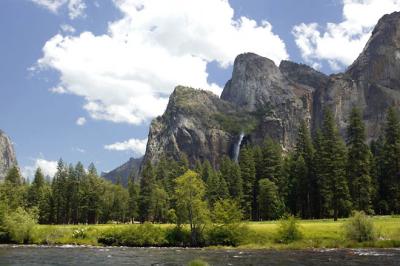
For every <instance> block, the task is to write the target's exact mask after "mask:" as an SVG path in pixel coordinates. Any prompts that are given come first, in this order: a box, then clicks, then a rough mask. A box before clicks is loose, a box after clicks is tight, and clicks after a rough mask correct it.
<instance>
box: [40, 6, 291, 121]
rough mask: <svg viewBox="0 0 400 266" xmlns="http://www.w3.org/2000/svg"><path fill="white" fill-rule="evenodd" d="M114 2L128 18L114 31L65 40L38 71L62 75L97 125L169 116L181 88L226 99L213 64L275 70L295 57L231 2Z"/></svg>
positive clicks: (49, 48) (50, 49)
mask: <svg viewBox="0 0 400 266" xmlns="http://www.w3.org/2000/svg"><path fill="white" fill-rule="evenodd" d="M37 1H39V0H37ZM50 2H53V1H50ZM54 2H55V1H54ZM114 3H115V5H116V7H117V8H118V9H119V10H120V11H121V13H122V18H121V19H119V20H117V21H115V22H112V23H110V24H109V28H108V32H107V34H103V35H94V34H93V33H91V32H83V33H81V34H80V35H79V36H75V37H72V36H68V35H62V34H58V35H56V36H54V37H53V38H51V39H50V40H49V41H47V43H46V44H45V46H44V47H43V53H44V55H43V57H42V58H41V59H40V60H39V61H38V64H37V65H38V68H39V69H53V70H56V71H58V72H59V73H60V84H59V86H57V87H55V88H63V92H64V91H65V92H67V93H70V94H74V95H78V96H81V97H83V98H85V99H86V104H85V105H84V109H86V110H87V111H88V113H89V115H90V116H91V117H92V118H94V119H100V120H108V121H113V122H118V123H120V122H124V123H130V124H141V123H143V122H145V121H148V120H149V119H151V118H153V117H155V116H157V115H160V114H162V112H163V111H164V109H165V107H166V105H167V102H168V97H169V94H170V93H171V92H172V91H173V89H174V87H175V86H176V85H186V86H191V87H195V88H203V89H207V90H211V91H213V92H215V93H216V94H219V93H220V92H221V88H220V87H219V86H218V85H216V84H214V83H210V82H208V73H207V64H208V63H210V62H212V61H216V62H218V63H219V64H220V66H221V67H226V66H229V65H231V64H232V63H233V60H234V58H235V57H236V55H238V54H240V53H243V52H255V53H258V54H260V55H263V56H266V57H269V58H271V59H273V60H274V61H275V62H276V63H279V62H280V60H282V59H287V58H288V54H287V52H286V48H285V44H284V43H283V41H282V40H281V39H280V38H279V36H277V35H275V34H274V33H273V32H272V26H271V24H269V23H268V22H267V21H264V22H262V23H261V24H258V23H257V22H256V21H254V20H252V19H250V18H247V17H241V18H239V19H235V18H234V10H233V9H232V7H231V6H230V4H229V2H228V1H227V0H202V1H198V0H146V1H144V0H114ZM58 91H59V90H54V92H58ZM60 92H61V91H60Z"/></svg>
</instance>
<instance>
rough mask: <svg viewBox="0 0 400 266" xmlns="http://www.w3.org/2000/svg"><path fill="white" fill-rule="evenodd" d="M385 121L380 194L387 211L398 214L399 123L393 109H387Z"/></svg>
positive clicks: (399, 172)
mask: <svg viewBox="0 0 400 266" xmlns="http://www.w3.org/2000/svg"><path fill="white" fill-rule="evenodd" d="M386 120H387V122H386V128H385V144H384V148H383V154H384V158H385V160H384V165H383V167H384V169H383V171H384V175H383V176H382V180H381V184H382V191H381V194H382V196H383V197H384V199H385V201H386V202H387V204H388V207H389V209H390V210H391V211H392V212H394V213H400V121H399V117H398V114H397V112H396V110H395V109H394V108H393V107H391V108H389V109H388V112H387V118H386Z"/></svg>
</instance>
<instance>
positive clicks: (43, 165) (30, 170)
mask: <svg viewBox="0 0 400 266" xmlns="http://www.w3.org/2000/svg"><path fill="white" fill-rule="evenodd" d="M57 165H58V162H57V161H48V160H45V159H40V158H38V159H35V161H34V163H33V165H31V166H26V167H24V168H23V170H22V175H23V176H24V177H29V178H30V179H31V181H32V180H33V177H34V176H35V172H36V169H37V168H40V169H41V170H42V173H43V174H44V175H45V176H50V177H53V176H54V175H55V173H56V172H57Z"/></svg>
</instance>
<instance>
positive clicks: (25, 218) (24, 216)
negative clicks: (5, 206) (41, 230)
mask: <svg viewBox="0 0 400 266" xmlns="http://www.w3.org/2000/svg"><path fill="white" fill-rule="evenodd" d="M36 216H37V215H36V213H35V210H32V211H30V212H28V211H26V210H24V209H23V208H21V207H18V208H17V209H16V210H15V211H13V212H10V213H8V214H6V215H5V217H4V218H3V226H2V227H3V230H4V231H5V232H6V233H7V234H8V236H9V238H10V240H11V241H13V242H15V243H18V244H24V243H25V244H27V243H30V241H31V239H32V230H33V228H34V227H35V225H36V224H37V217H36Z"/></svg>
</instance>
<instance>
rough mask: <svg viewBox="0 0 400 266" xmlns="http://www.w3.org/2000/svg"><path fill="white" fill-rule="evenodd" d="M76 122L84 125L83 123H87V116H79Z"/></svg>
mask: <svg viewBox="0 0 400 266" xmlns="http://www.w3.org/2000/svg"><path fill="white" fill-rule="evenodd" d="M76 124H77V125H78V126H83V125H85V124H86V118H84V117H79V118H78V119H77V120H76Z"/></svg>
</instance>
